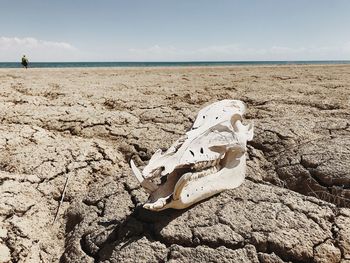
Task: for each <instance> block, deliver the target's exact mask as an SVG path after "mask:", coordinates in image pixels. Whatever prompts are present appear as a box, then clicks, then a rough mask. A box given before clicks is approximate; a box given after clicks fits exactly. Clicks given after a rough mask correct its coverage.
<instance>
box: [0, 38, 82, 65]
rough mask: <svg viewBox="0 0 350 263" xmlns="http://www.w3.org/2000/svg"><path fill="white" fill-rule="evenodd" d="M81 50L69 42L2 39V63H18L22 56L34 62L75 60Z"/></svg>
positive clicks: (0, 53) (0, 45)
mask: <svg viewBox="0 0 350 263" xmlns="http://www.w3.org/2000/svg"><path fill="white" fill-rule="evenodd" d="M78 53H79V50H78V49H77V48H76V47H74V46H73V45H71V44H70V43H67V42H55V41H48V40H42V39H37V38H34V37H24V38H20V37H0V61H16V60H18V59H19V57H20V56H21V55H22V54H26V55H28V57H29V59H32V60H33V61H62V60H73V59H74V58H76V57H77V54H78Z"/></svg>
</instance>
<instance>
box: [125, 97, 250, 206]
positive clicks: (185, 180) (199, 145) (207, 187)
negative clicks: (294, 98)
mask: <svg viewBox="0 0 350 263" xmlns="http://www.w3.org/2000/svg"><path fill="white" fill-rule="evenodd" d="M245 110H246V107H245V105H244V103H243V102H242V101H239V100H222V101H218V102H215V103H213V104H211V105H209V106H206V107H205V108H204V109H202V110H200V111H199V113H198V115H197V118H196V120H195V122H194V124H193V126H192V128H191V130H190V131H188V132H187V133H186V134H185V135H184V136H183V137H181V138H180V139H178V140H177V141H176V142H175V143H174V144H173V145H172V146H171V147H170V148H169V149H168V150H167V151H166V152H164V153H162V151H161V150H157V151H156V152H155V153H154V154H153V156H152V157H151V159H150V161H149V163H148V165H146V166H145V168H144V169H143V171H142V172H141V171H140V170H139V169H138V168H137V167H136V166H135V164H134V162H133V161H132V160H131V163H130V164H131V168H132V171H133V173H134V174H135V176H136V178H137V179H138V181H139V182H140V184H141V186H142V187H143V188H144V189H145V190H146V191H147V192H149V193H150V197H149V200H148V201H147V202H146V203H145V204H144V208H147V209H150V210H155V211H160V210H163V209H166V208H175V209H183V208H186V207H188V206H190V205H192V204H194V203H196V202H199V201H201V200H203V199H205V198H208V197H210V196H213V195H215V194H217V193H219V192H222V191H223V190H226V189H232V188H236V187H238V186H239V185H241V184H242V182H243V180H244V177H245V169H246V143H247V141H249V140H251V139H252V138H253V125H252V124H249V125H247V126H245V125H243V124H242V116H243V114H244V113H245ZM159 179H160V183H159V184H156V183H155V182H154V181H156V180H158V181H159Z"/></svg>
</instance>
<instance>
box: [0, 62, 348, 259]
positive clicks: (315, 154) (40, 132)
mask: <svg viewBox="0 0 350 263" xmlns="http://www.w3.org/2000/svg"><path fill="white" fill-rule="evenodd" d="M223 99H239V100H242V101H244V102H245V103H246V106H247V113H246V115H245V119H246V121H247V122H253V123H254V127H255V130H254V139H253V141H251V142H249V143H248V160H247V166H248V167H247V174H246V176H247V179H246V180H245V182H244V184H243V185H242V186H240V187H239V188H237V189H234V190H230V191H225V192H223V193H221V194H219V195H216V196H214V197H212V198H210V199H208V200H205V201H204V202H201V203H199V204H197V205H195V206H193V207H191V208H189V209H186V210H183V211H182V210H180V211H175V210H167V211H164V212H160V213H157V212H150V211H146V210H144V209H143V208H141V206H140V205H141V204H142V203H144V202H145V201H146V200H147V197H148V195H147V193H146V192H145V191H144V190H143V189H142V188H140V187H139V185H138V183H137V181H136V179H135V178H134V177H133V176H132V172H131V170H130V167H129V161H130V159H133V160H134V161H135V162H136V163H137V165H139V166H141V167H142V166H144V165H145V164H147V161H148V160H149V158H150V157H151V155H152V154H153V153H154V152H155V151H156V150H157V149H160V148H161V149H166V148H168V147H169V146H170V145H171V144H172V143H173V142H174V141H175V140H177V139H178V138H179V137H180V136H181V135H183V134H184V133H185V132H186V131H187V130H188V129H190V128H191V125H192V124H193V121H194V120H195V117H196V114H197V113H198V111H199V110H200V109H201V108H203V107H204V106H206V105H209V104H210V103H212V102H215V101H218V100H223ZM0 116H1V126H0V148H1V151H0V168H1V169H0V251H1V252H0V262H133V261H132V259H133V258H140V259H144V262H194V260H201V259H202V260H203V258H206V259H211V260H212V261H213V262H288V261H291V262H340V261H341V260H343V261H342V262H347V261H346V260H348V261H350V228H349V225H350V172H349V171H350V65H281V66H261V65H260V66H218V67H141V68H50V69H45V68H40V69H37V68H28V69H27V70H25V69H0ZM65 184H66V186H67V187H66V192H65V196H64V198H63V202H62V205H61V206H60V208H59V210H58V207H59V203H60V200H61V197H62V192H63V189H64V186H65ZM56 214H57V216H56ZM55 217H56V219H55ZM54 219H55V221H54ZM208 233H210V234H208ZM325 258H326V259H327V260H326V261H322V260H324V259H325ZM215 260H216V261H215ZM232 260H233V261H232ZM278 260H280V261H278ZM202 262H204V261H202Z"/></svg>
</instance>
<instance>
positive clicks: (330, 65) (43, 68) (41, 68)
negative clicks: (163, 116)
mask: <svg viewBox="0 0 350 263" xmlns="http://www.w3.org/2000/svg"><path fill="white" fill-rule="evenodd" d="M295 67H298V68H299V67H301V68H306V67H312V68H314V67H350V63H344V64H281V65H268V64H262V65H224V66H223V65H210V66H197V65H196V66H130V67H128V66H125V67H124V66H120V67H119V66H115V67H30V64H29V67H28V69H27V70H35V71H40V70H109V69H110V70H135V71H137V70H145V69H152V70H163V69H199V70H200V69H225V68H295ZM6 70H14V71H15V70H25V69H23V68H21V67H16V68H1V67H0V71H6Z"/></svg>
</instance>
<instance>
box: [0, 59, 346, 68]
mask: <svg viewBox="0 0 350 263" xmlns="http://www.w3.org/2000/svg"><path fill="white" fill-rule="evenodd" d="M308 64H315V65H317V64H318V65H320V64H350V60H324V61H321V60H318V61H200V62H196V61H194V62H32V63H29V67H30V68H77V67H79V68H81V67H82V68H89V67H184V66H185V67H194V66H251V65H308ZM21 67H22V66H21V64H20V63H19V62H0V68H21Z"/></svg>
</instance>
